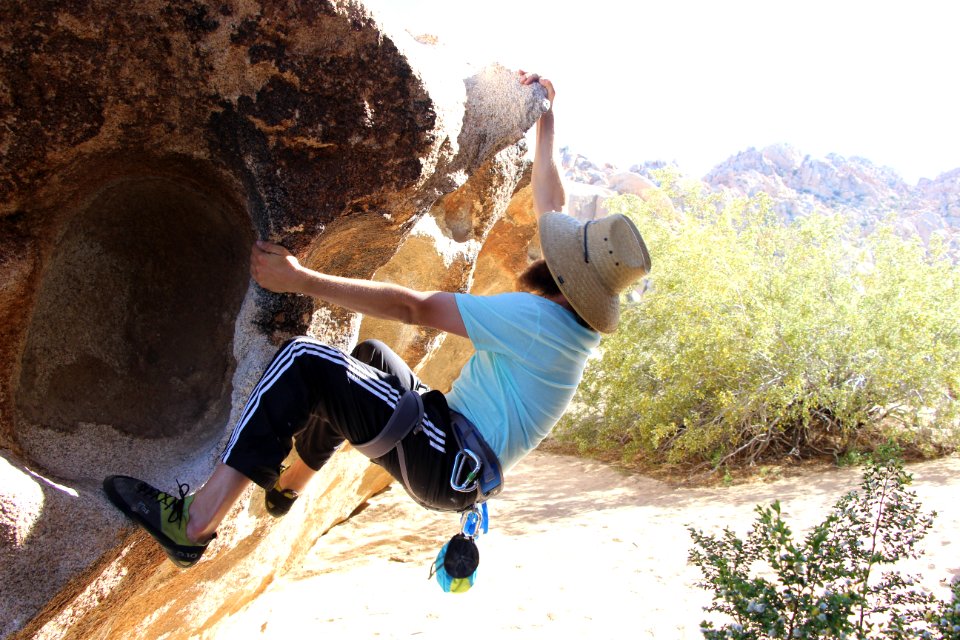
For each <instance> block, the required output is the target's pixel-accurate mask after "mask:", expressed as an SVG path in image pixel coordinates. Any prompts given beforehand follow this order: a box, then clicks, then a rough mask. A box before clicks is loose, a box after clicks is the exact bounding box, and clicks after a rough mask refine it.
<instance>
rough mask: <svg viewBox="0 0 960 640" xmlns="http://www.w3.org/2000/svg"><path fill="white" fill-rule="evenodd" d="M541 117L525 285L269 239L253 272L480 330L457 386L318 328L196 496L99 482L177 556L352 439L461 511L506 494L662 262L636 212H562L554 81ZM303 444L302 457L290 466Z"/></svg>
mask: <svg viewBox="0 0 960 640" xmlns="http://www.w3.org/2000/svg"><path fill="white" fill-rule="evenodd" d="M518 78H519V82H521V83H522V84H524V85H531V84H534V83H539V84H540V85H541V86H543V88H544V89H545V90H546V92H547V98H548V99H549V101H550V107H549V109H548V110H547V111H546V113H544V114H543V115H542V116H541V117H540V119H539V120H538V122H537V124H536V146H535V150H534V162H533V174H532V191H533V204H534V210H535V212H536V214H537V216H538V217H539V236H540V244H541V248H542V253H543V258H542V259H540V260H537V261H536V262H534V263H533V264H531V265H530V266H529V268H527V269H526V271H524V272H523V274H521V276H520V277H519V279H518V285H519V291H517V292H513V293H504V294H499V295H492V296H478V295H471V294H459V293H457V294H454V293H445V292H438V291H427V292H424V291H415V290H412V289H408V288H405V287H401V286H397V285H393V284H388V283H382V282H373V281H368V280H358V279H352V278H342V277H338V276H334V275H329V274H325V273H319V272H316V271H313V270H310V269H307V268H305V267H303V266H302V265H301V264H300V263H299V262H298V260H297V258H296V257H294V256H293V255H292V254H291V253H290V252H289V251H287V250H286V249H284V248H283V247H281V246H279V245H276V244H271V243H269V242H263V241H258V242H256V243H255V244H254V246H253V247H252V250H251V256H250V272H251V275H252V277H253V279H254V280H255V281H256V282H257V283H258V284H259V285H260V286H261V287H263V288H265V289H268V290H270V291H275V292H290V293H298V294H303V295H309V296H312V297H315V298H317V299H320V300H323V301H326V302H329V303H333V304H336V305H340V306H342V307H345V308H346V309H349V310H351V311H354V312H357V313H362V314H365V315H370V316H374V317H378V318H386V319H390V320H397V321H400V322H403V323H407V324H415V325H422V326H425V327H431V328H434V329H439V330H442V331H446V332H449V333H454V334H456V335H459V336H463V337H466V338H468V339H470V340H471V341H472V343H473V346H474V348H475V353H474V354H473V355H472V356H471V358H470V360H469V361H468V362H467V364H466V365H465V366H464V367H463V370H462V371H461V372H460V375H459V377H458V378H457V379H456V381H454V383H453V386H452V389H451V390H450V391H449V392H448V393H447V394H442V393H440V392H437V391H430V390H428V389H427V387H426V386H425V385H424V384H423V383H422V382H420V380H418V379H417V377H416V376H415V375H414V373H413V372H412V371H411V369H410V368H409V367H408V366H407V365H406V364H405V363H404V362H403V361H402V360H401V359H400V358H399V357H398V356H397V355H396V354H394V353H393V352H392V351H390V350H389V349H388V348H387V347H386V345H384V344H383V343H380V342H377V341H366V342H363V343H361V344H359V345H357V347H356V348H355V349H354V350H353V352H352V353H351V354H350V355H347V354H345V353H343V352H341V351H339V350H337V349H335V348H333V347H329V346H326V345H324V344H321V343H320V342H318V341H316V340H313V339H311V338H307V337H302V338H297V339H294V340H291V341H290V342H288V343H287V344H286V345H285V346H283V347H282V348H281V349H280V350H279V351H278V352H277V354H276V355H275V356H274V359H273V361H272V362H271V363H270V365H269V366H268V367H267V369H266V371H265V372H264V374H263V376H262V378H261V379H260V382H259V383H258V385H257V387H256V388H255V389H254V391H253V393H252V394H251V396H250V398H249V400H248V402H247V405H246V407H245V408H244V410H243V413H242V414H241V416H240V418H239V420H238V422H237V424H236V426H235V428H234V430H233V433H232V435H231V437H230V439H229V441H228V443H227V445H226V447H225V450H224V452H223V454H222V456H221V459H220V462H219V463H218V464H217V465H216V467H215V469H214V471H213V473H212V475H211V477H210V478H209V480H208V481H207V482H206V483H205V484H204V485H203V486H202V487H201V488H200V489H199V490H198V491H197V492H196V493H194V494H192V495H191V494H190V493H189V487H188V486H187V485H184V484H181V485H180V486H179V488H178V491H177V494H176V495H174V494H168V493H165V492H163V491H160V490H158V489H155V488H153V487H151V486H150V485H149V484H147V483H145V482H142V481H140V480H137V479H135V478H130V477H128V476H110V477H108V478H106V479H105V480H104V483H103V486H104V491H105V492H106V494H107V496H108V497H109V499H110V500H111V501H112V502H113V503H114V505H116V506H117V507H118V508H119V509H120V510H121V511H123V512H124V513H125V514H127V515H128V516H129V517H131V518H132V519H134V520H135V521H136V522H137V523H138V524H140V525H141V526H143V528H144V529H146V530H147V532H149V533H150V535H152V536H153V537H154V538H155V539H156V540H157V541H158V542H159V543H160V544H161V545H162V546H163V548H164V550H165V551H166V553H167V555H168V556H169V557H170V558H171V560H173V561H174V562H175V563H176V564H177V565H178V566H181V567H188V566H191V565H193V564H194V563H196V562H197V561H198V560H199V559H200V556H201V555H202V554H203V552H204V550H205V549H206V548H207V545H208V543H209V542H210V541H211V540H212V539H213V538H214V537H215V536H216V533H215V532H216V529H217V526H218V525H219V523H220V522H221V520H222V519H223V518H224V517H225V516H226V515H227V513H228V512H229V510H230V508H231V507H232V505H233V504H234V503H235V502H236V500H237V499H238V498H239V497H240V495H241V494H242V493H243V491H244V490H245V489H246V488H247V487H248V486H249V484H250V482H254V483H256V484H257V485H259V486H261V487H263V488H264V489H265V490H266V498H265V502H266V508H267V510H268V512H270V513H271V514H272V515H275V516H282V515H284V514H285V513H286V512H287V511H288V510H289V509H290V507H291V506H292V504H293V503H294V501H295V500H296V499H297V497H298V496H299V495H300V494H301V492H303V490H304V489H305V488H306V486H307V483H308V481H309V480H310V478H311V477H312V476H313V475H314V474H315V473H316V471H317V470H319V469H320V468H321V467H322V466H323V464H324V463H325V462H326V461H327V460H328V459H329V457H330V456H331V455H332V453H333V452H334V450H335V449H336V448H337V447H338V446H339V445H340V444H341V443H342V442H344V441H348V442H350V443H351V444H353V445H354V446H355V447H356V448H357V449H359V450H360V451H361V452H362V453H365V454H366V455H367V456H368V457H370V458H371V459H372V460H373V461H374V462H375V463H377V464H379V465H381V466H382V467H384V468H385V469H386V470H387V471H388V472H389V473H390V474H391V475H392V476H393V477H394V478H396V479H397V480H398V481H399V482H401V483H402V484H403V486H404V487H405V488H406V490H407V492H408V493H409V494H410V495H411V497H413V499H414V500H416V501H417V502H419V503H420V504H422V505H423V506H426V507H428V508H432V509H439V510H448V511H460V512H463V511H465V510H467V509H470V508H471V507H472V506H473V505H475V504H477V503H479V502H482V501H484V500H486V499H487V498H489V497H491V496H492V495H495V494H496V493H497V492H498V491H499V490H500V488H501V487H502V485H503V472H504V471H507V470H509V469H510V468H511V467H512V466H513V465H515V464H516V463H517V461H519V460H520V459H521V458H522V457H523V456H524V455H525V454H527V453H528V452H529V451H531V450H532V449H533V448H534V447H536V446H537V444H538V443H539V442H540V441H541V440H542V439H543V438H544V437H546V435H547V434H548V433H549V431H550V429H551V428H552V427H553V425H554V424H555V423H556V422H557V420H558V419H559V418H560V416H561V415H562V413H563V411H564V409H565V408H566V406H567V404H568V403H569V401H570V399H571V397H572V396H573V393H574V391H575V390H576V387H577V385H578V384H579V382H580V378H581V375H582V372H583V368H584V365H585V364H586V361H587V358H588V356H589V355H590V353H591V351H592V350H593V349H594V348H596V347H597V345H598V344H599V342H600V333H601V332H604V333H609V332H612V331H614V330H615V329H616V327H617V323H618V320H619V316H620V307H619V294H620V293H621V292H622V291H624V290H625V289H626V288H628V287H629V286H631V285H632V284H633V283H634V282H635V281H637V280H638V279H639V278H641V277H642V276H644V275H645V274H646V273H647V272H648V270H649V269H650V256H649V254H648V253H647V249H646V247H645V245H644V243H643V240H642V238H641V236H640V233H639V232H638V231H637V229H636V227H635V226H634V224H633V223H632V222H631V221H630V220H629V219H628V218H626V217H624V216H622V215H613V216H609V217H606V218H602V219H599V220H594V221H590V222H587V223H586V224H583V223H581V222H579V221H577V220H576V219H574V218H572V217H570V216H567V215H565V214H563V213H559V212H560V211H561V210H562V208H563V207H564V205H565V200H566V195H565V192H564V188H563V184H562V182H561V178H560V174H559V171H558V169H557V165H556V163H555V159H554V148H553V146H554V142H553V139H554V112H553V102H554V98H555V91H554V87H553V84H552V83H551V82H550V81H549V80H547V79H545V78H541V77H540V76H538V75H537V74H533V73H525V72H523V71H520V72H519V75H518ZM291 447H295V448H296V451H297V454H298V455H297V456H296V457H295V461H294V462H292V464H291V465H290V466H289V467H288V468H284V467H282V466H281V463H283V462H284V460H285V459H286V458H287V456H288V454H289V453H290V450H291Z"/></svg>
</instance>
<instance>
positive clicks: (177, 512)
mask: <svg viewBox="0 0 960 640" xmlns="http://www.w3.org/2000/svg"><path fill="white" fill-rule="evenodd" d="M137 489H138V490H139V491H140V493H143V494H145V495H147V496H149V497H150V498H151V499H153V500H156V501H157V502H159V503H161V504H162V505H163V506H165V507H168V508H169V509H170V515H169V516H167V522H169V523H170V524H174V523H176V522H180V521H184V522H186V521H185V520H184V517H183V506H184V498H186V497H187V495H188V494H189V493H190V485H188V484H186V483H185V482H180V481H179V480H177V490H178V491H179V492H180V497H179V498H175V497H174V496H172V495H170V494H169V493H165V492H163V491H160V490H159V489H154V488H153V487H151V486H150V485H149V484H147V483H146V482H141V483H140V485H139V486H138V487H137Z"/></svg>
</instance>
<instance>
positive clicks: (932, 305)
mask: <svg viewBox="0 0 960 640" xmlns="http://www.w3.org/2000/svg"><path fill="white" fill-rule="evenodd" d="M660 179H661V182H662V188H663V189H664V190H665V192H666V193H667V194H668V195H669V196H670V201H671V203H672V205H671V203H667V204H665V203H664V202H663V201H658V200H651V201H650V202H644V201H642V200H640V199H639V198H636V197H633V196H624V197H621V198H618V199H615V200H614V201H612V202H611V206H610V208H611V210H612V211H615V212H620V213H624V214H626V215H628V216H630V217H632V218H633V219H634V220H635V221H636V222H637V225H638V227H639V228H640V229H641V231H642V233H643V235H644V239H645V240H646V242H647V244H648V246H649V248H650V251H651V254H652V258H653V271H652V273H651V274H650V276H649V278H648V280H647V282H646V284H645V288H646V292H645V293H644V294H643V295H642V296H641V300H640V301H639V302H637V303H635V304H629V305H627V307H626V309H625V310H624V312H623V314H622V319H621V327H620V329H619V330H618V332H617V333H616V334H614V335H612V336H609V337H607V338H606V339H605V340H604V342H603V344H602V347H601V349H602V351H601V352H600V355H599V357H598V358H597V359H596V360H595V361H593V362H592V363H591V364H590V366H589V367H588V368H587V371H586V372H585V376H584V381H583V384H582V385H581V388H580V390H579V392H578V395H577V397H576V398H575V401H574V403H573V405H572V406H571V410H570V411H569V412H568V413H567V415H566V416H565V417H564V418H563V420H562V421H561V423H560V424H559V425H558V428H557V430H556V437H557V438H559V439H560V440H566V441H573V442H576V443H578V444H579V445H580V446H581V448H582V449H583V450H585V451H604V450H607V451H618V452H622V454H623V456H624V457H625V458H626V459H627V460H628V461H630V460H634V459H636V458H637V457H638V456H640V457H644V458H646V459H648V460H652V461H655V462H663V461H665V462H671V463H684V464H691V463H694V464H701V465H704V464H709V465H712V467H713V468H715V469H716V468H720V467H723V466H726V465H730V464H734V463H742V462H746V463H753V462H757V461H760V460H763V459H765V458H775V457H778V456H783V455H789V454H792V455H812V454H818V453H819V454H824V453H830V454H833V455H835V456H840V455H843V454H844V453H845V452H847V451H850V450H856V449H867V450H869V449H870V448H871V447H872V444H873V443H874V442H880V441H883V440H885V439H886V438H887V437H888V436H889V434H890V433H891V432H892V433H894V434H895V437H896V438H897V439H898V440H899V441H901V442H902V443H912V444H913V445H914V446H917V447H933V446H938V447H948V446H952V443H953V433H954V431H955V429H956V427H957V418H958V403H957V393H958V390H960V272H958V269H957V267H956V266H955V265H954V264H953V263H952V262H951V261H950V260H949V258H948V257H947V256H946V254H945V252H944V251H943V250H942V248H941V247H940V246H938V245H936V244H934V245H933V246H932V247H930V248H929V249H927V248H924V247H923V246H922V245H921V244H920V242H919V240H915V239H904V238H902V237H900V236H899V235H898V234H897V233H895V230H894V226H893V225H894V222H893V221H892V220H891V221H888V222H887V223H885V224H882V225H880V226H879V227H878V229H877V230H876V231H875V232H873V233H871V234H870V235H869V236H867V237H866V238H861V237H860V236H859V231H858V232H857V233H854V231H853V230H852V229H851V228H850V225H849V224H848V223H847V222H846V221H844V220H843V219H842V218H840V217H839V216H835V215H821V214H813V215H809V216H807V217H805V218H802V219H799V220H797V221H796V222H794V223H791V224H784V223H782V222H781V221H780V220H779V219H778V218H777V216H776V215H775V214H774V212H773V211H772V208H771V206H770V201H769V199H768V198H767V197H766V196H765V195H763V194H761V195H758V196H755V197H752V198H744V197H730V196H726V195H723V194H718V193H708V192H706V191H705V190H704V189H703V188H702V187H701V186H698V185H684V184H681V183H680V182H679V181H678V180H677V179H676V177H675V176H671V175H670V174H668V173H662V174H661V175H660Z"/></svg>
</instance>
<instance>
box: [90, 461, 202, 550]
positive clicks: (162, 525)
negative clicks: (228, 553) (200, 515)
mask: <svg viewBox="0 0 960 640" xmlns="http://www.w3.org/2000/svg"><path fill="white" fill-rule="evenodd" d="M178 484H179V483H178ZM178 489H179V492H180V497H175V496H172V495H170V494H169V493H164V492H163V491H160V490H159V489H155V488H153V487H151V486H150V485H149V484H147V483H146V482H143V481H142V480H137V479H136V478H131V477H129V476H109V477H107V478H106V479H105V480H104V481H103V490H104V492H105V493H106V494H107V497H108V498H109V499H110V502H112V503H113V504H114V506H116V507H117V508H118V509H120V511H122V512H123V513H124V514H126V515H127V517H129V518H132V519H133V520H135V521H136V522H137V523H138V524H139V525H140V526H141V527H143V528H144V529H146V530H147V533H149V534H150V535H151V536H153V538H154V540H156V541H157V542H159V543H160V546H161V547H163V550H164V551H166V553H167V555H168V556H169V557H170V559H171V560H172V561H173V563H174V564H175V565H177V566H178V567H181V568H186V567H192V566H193V565H195V564H196V563H197V561H198V560H200V556H202V555H203V552H204V551H205V550H206V548H207V544H208V543H209V540H208V541H207V542H205V543H204V544H196V543H194V542H191V541H190V540H189V539H188V538H187V519H188V517H189V516H188V514H189V510H190V503H191V502H193V496H188V495H187V492H188V491H190V487H189V486H188V485H186V484H179V487H178ZM215 537H216V534H214V538H215ZM211 539H212V538H211Z"/></svg>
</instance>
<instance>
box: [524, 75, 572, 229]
mask: <svg viewBox="0 0 960 640" xmlns="http://www.w3.org/2000/svg"><path fill="white" fill-rule="evenodd" d="M519 75H520V82H521V83H522V84H533V83H535V82H538V83H540V85H541V86H542V87H543V88H544V89H546V90H547V99H548V100H549V101H550V109H548V110H547V112H546V113H544V114H543V115H542V116H540V119H539V120H538V121H537V146H536V148H535V149H534V155H533V178H532V183H533V210H534V212H536V214H537V216H540V215H541V214H544V213H547V212H548V211H563V208H564V206H565V205H566V203H567V194H566V192H565V191H564V189H563V181H562V180H561V179H560V171H559V169H558V168H557V161H556V155H555V153H554V148H553V102H554V99H555V98H556V95H557V92H556V90H555V89H554V88H553V83H552V82H550V81H549V80H547V79H546V78H541V77H540V76H539V75H538V74H536V73H526V72H525V71H520V72H519Z"/></svg>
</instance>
